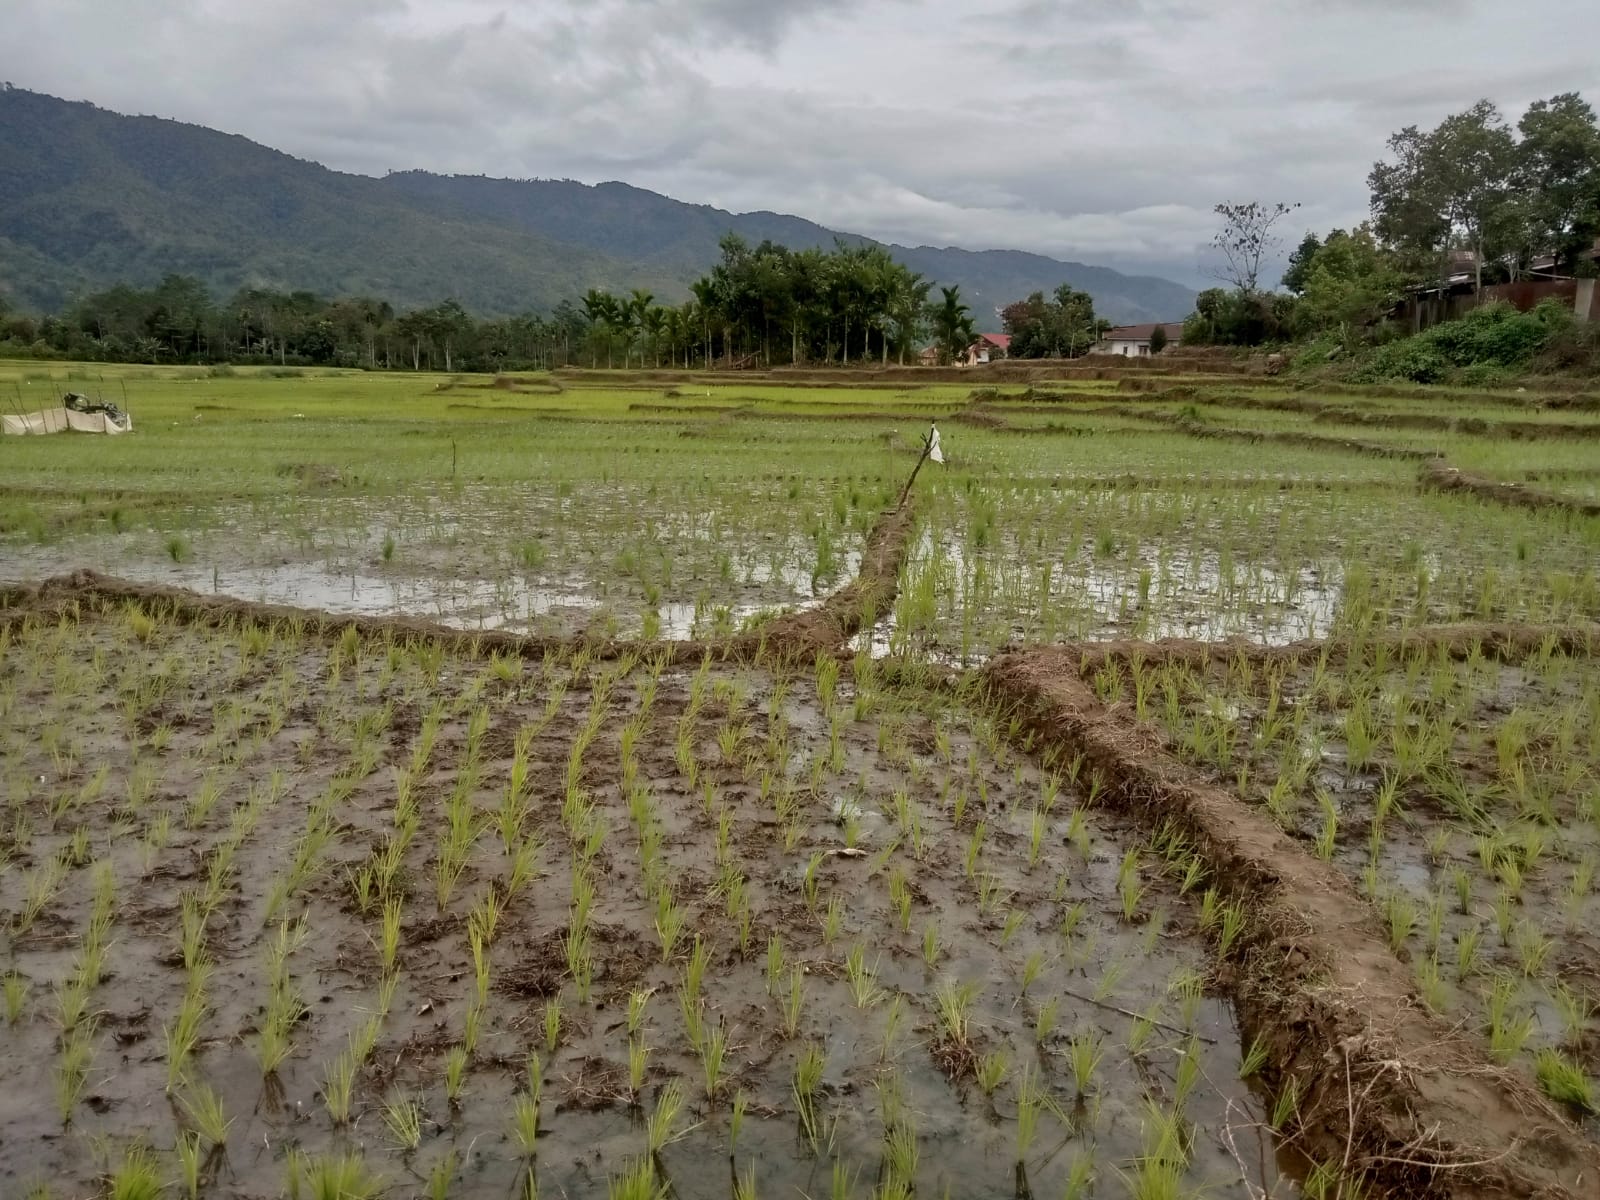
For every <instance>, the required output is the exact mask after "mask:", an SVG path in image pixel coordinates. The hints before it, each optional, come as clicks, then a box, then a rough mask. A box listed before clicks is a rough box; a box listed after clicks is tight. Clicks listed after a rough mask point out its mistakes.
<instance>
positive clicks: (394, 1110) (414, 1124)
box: [383, 1096, 422, 1153]
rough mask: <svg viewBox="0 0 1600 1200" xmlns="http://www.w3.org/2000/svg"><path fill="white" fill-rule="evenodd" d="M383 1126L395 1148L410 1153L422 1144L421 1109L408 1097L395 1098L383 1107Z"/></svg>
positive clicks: (386, 1102) (387, 1101)
mask: <svg viewBox="0 0 1600 1200" xmlns="http://www.w3.org/2000/svg"><path fill="white" fill-rule="evenodd" d="M383 1124H384V1128H385V1129H387V1130H388V1131H389V1138H390V1140H391V1141H392V1142H393V1143H394V1145H395V1146H396V1148H398V1149H400V1150H402V1151H404V1152H406V1153H411V1152H413V1151H415V1150H416V1148H417V1147H418V1146H420V1145H421V1144H422V1108H421V1106H420V1105H418V1103H417V1102H416V1101H415V1100H414V1099H412V1098H411V1097H409V1096H395V1097H392V1098H390V1099H389V1100H386V1101H385V1102H384V1105H383Z"/></svg>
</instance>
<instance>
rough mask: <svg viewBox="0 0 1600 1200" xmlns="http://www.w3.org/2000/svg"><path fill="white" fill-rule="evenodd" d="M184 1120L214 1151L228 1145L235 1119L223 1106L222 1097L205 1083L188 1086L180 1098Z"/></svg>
mask: <svg viewBox="0 0 1600 1200" xmlns="http://www.w3.org/2000/svg"><path fill="white" fill-rule="evenodd" d="M178 1105H179V1107H180V1108H182V1110H183V1115H184V1119H185V1120H186V1121H188V1123H189V1126H190V1128H191V1129H192V1130H193V1131H194V1132H195V1133H197V1134H199V1136H200V1137H202V1138H203V1139H205V1142H206V1145H207V1146H209V1147H210V1148H211V1149H212V1150H216V1149H217V1148H219V1147H222V1146H226V1145H227V1144H228V1130H229V1129H230V1128H232V1126H233V1119H232V1118H231V1117H229V1116H228V1114H227V1111H226V1110H225V1109H224V1108H223V1106H222V1097H221V1096H219V1095H217V1093H216V1092H215V1091H214V1090H213V1089H212V1088H211V1086H210V1085H209V1084H206V1083H204V1082H203V1081H197V1082H193V1083H190V1084H188V1085H187V1086H186V1087H185V1088H184V1090H183V1091H182V1093H180V1094H179V1097H178Z"/></svg>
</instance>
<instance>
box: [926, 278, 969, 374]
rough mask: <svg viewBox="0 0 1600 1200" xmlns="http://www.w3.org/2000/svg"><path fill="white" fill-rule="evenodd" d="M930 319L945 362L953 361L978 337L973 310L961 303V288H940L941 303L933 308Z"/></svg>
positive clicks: (940, 355)
mask: <svg viewBox="0 0 1600 1200" xmlns="http://www.w3.org/2000/svg"><path fill="white" fill-rule="evenodd" d="M928 319H929V322H930V323H931V324H932V326H933V338H934V341H935V343H936V344H937V345H938V347H939V357H940V359H941V360H943V361H944V362H951V361H953V360H954V359H955V358H956V357H957V356H958V355H960V354H961V353H962V352H963V351H965V350H966V348H967V347H968V346H970V345H972V343H973V340H974V339H975V338H976V337H977V333H976V331H975V329H974V327H973V324H972V313H971V310H970V309H969V308H968V307H967V306H966V305H965V304H963V303H962V302H961V289H960V287H940V289H939V301H938V303H937V304H934V305H933V306H932V309H931V310H930V312H929V314H928Z"/></svg>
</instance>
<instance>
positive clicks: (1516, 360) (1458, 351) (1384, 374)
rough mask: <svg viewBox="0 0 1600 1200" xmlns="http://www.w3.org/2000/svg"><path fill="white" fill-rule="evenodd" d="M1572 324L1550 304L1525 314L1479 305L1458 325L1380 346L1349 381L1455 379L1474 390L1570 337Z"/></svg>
mask: <svg viewBox="0 0 1600 1200" xmlns="http://www.w3.org/2000/svg"><path fill="white" fill-rule="evenodd" d="M1573 325H1574V318H1573V314H1572V310H1571V309H1570V308H1568V307H1567V306H1566V305H1565V304H1563V303H1562V302H1561V301H1559V300H1555V299H1550V300H1543V301H1540V303H1539V304H1538V305H1537V306H1536V307H1534V308H1533V310H1532V311H1530V312H1525V313H1523V312H1518V311H1517V310H1516V309H1515V308H1513V307H1511V305H1509V304H1504V303H1495V304H1484V305H1480V306H1479V307H1478V308H1475V309H1473V310H1472V311H1471V312H1469V313H1467V315H1466V316H1464V317H1462V318H1461V319H1460V320H1459V321H1446V322H1443V323H1442V324H1439V325H1435V326H1433V327H1431V328H1429V329H1425V330H1423V331H1422V332H1421V333H1419V334H1417V335H1416V336H1415V337H1409V338H1404V339H1402V340H1401V341H1398V342H1391V343H1389V344H1388V345H1386V346H1380V347H1379V348H1378V349H1376V350H1375V351H1373V353H1372V354H1371V356H1370V357H1368V359H1367V360H1366V362H1364V363H1363V364H1362V365H1361V366H1360V367H1359V368H1358V369H1357V370H1356V372H1355V374H1354V375H1353V378H1354V379H1355V380H1356V381H1357V382H1362V383H1376V382H1380V381H1382V380H1386V379H1406V380H1410V381H1411V382H1412V383H1437V382H1439V381H1440V380H1441V379H1444V378H1445V377H1446V376H1448V375H1456V376H1457V377H1459V378H1460V379H1461V381H1462V382H1464V383H1471V384H1474V385H1476V386H1485V385H1489V384H1494V383H1501V382H1504V380H1505V377H1506V372H1507V371H1510V370H1513V369H1516V368H1523V367H1527V366H1528V365H1529V364H1530V363H1531V362H1532V361H1533V360H1534V358H1535V357H1537V356H1538V355H1539V354H1540V353H1541V352H1542V351H1543V350H1544V348H1545V347H1546V346H1547V345H1549V344H1550V343H1551V342H1552V341H1553V340H1556V339H1561V338H1564V337H1568V336H1570V335H1569V331H1570V330H1571V329H1572V327H1573Z"/></svg>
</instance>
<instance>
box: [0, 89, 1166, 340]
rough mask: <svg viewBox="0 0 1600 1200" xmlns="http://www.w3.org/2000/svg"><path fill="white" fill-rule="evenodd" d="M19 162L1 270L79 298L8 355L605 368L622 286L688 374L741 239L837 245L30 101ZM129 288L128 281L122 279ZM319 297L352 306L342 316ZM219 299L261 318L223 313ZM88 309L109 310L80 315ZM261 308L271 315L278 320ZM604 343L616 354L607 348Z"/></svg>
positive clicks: (538, 186)
mask: <svg viewBox="0 0 1600 1200" xmlns="http://www.w3.org/2000/svg"><path fill="white" fill-rule="evenodd" d="M0 162H4V163H6V164H7V165H8V167H9V166H10V165H11V164H18V165H19V169H17V170H8V171H7V172H6V173H5V175H4V176H3V177H0V279H3V280H4V281H5V287H6V291H7V294H8V297H9V300H10V302H11V306H12V307H13V308H21V309H34V310H48V309H59V308H62V307H64V306H69V304H70V312H68V313H67V314H65V319H62V320H56V319H51V318H46V319H43V320H41V319H39V318H37V317H32V316H16V315H11V316H6V315H5V314H4V313H3V312H0V344H5V345H6V348H7V351H8V352H9V353H12V354H16V353H19V352H20V353H35V354H36V355H45V356H50V355H57V356H59V355H62V354H67V355H69V356H70V357H74V358H80V359H92V360H107V359H110V360H126V361H173V360H178V361H183V360H185V359H191V360H199V361H216V360H218V359H221V358H226V357H234V358H236V359H237V358H241V357H242V358H244V359H248V360H256V361H259V360H266V359H269V358H270V359H273V360H277V361H278V362H280V364H284V363H287V362H288V361H290V360H295V361H300V362H315V363H323V362H331V363H338V364H341V365H349V366H356V365H366V366H368V367H371V366H375V365H381V364H384V363H386V362H388V363H389V364H390V365H398V364H400V363H401V362H405V363H406V365H408V366H409V365H410V364H411V362H412V361H413V358H412V356H413V355H414V354H415V355H418V356H420V357H422V358H424V359H426V358H429V357H431V358H432V359H433V360H434V361H435V362H436V364H437V367H438V368H439V369H444V370H453V369H459V368H462V367H465V368H466V369H472V370H478V369H482V370H493V369H498V368H500V367H504V366H518V367H521V366H523V365H533V364H536V363H537V364H541V365H545V366H549V365H561V364H562V363H566V362H580V361H581V362H589V361H591V357H590V354H589V353H586V350H588V349H589V348H588V347H586V346H585V345H584V344H583V343H584V341H585V338H586V335H587V334H588V332H589V331H590V324H591V323H590V322H589V321H586V320H585V319H584V315H583V313H582V312H581V311H580V310H579V306H578V303H577V301H578V298H579V297H581V296H582V295H583V294H584V292H585V291H586V290H588V289H591V288H596V287H610V288H613V289H615V290H616V291H617V292H618V293H619V295H628V296H631V295H632V294H633V293H634V292H635V290H636V289H637V290H638V291H639V292H642V293H644V294H647V295H651V296H653V297H655V298H657V300H658V302H659V305H660V306H659V307H657V308H655V310H654V315H650V316H647V317H646V318H645V319H644V320H643V321H634V322H633V323H632V333H633V335H634V336H635V337H636V338H637V340H638V343H639V344H638V345H637V346H634V347H632V349H633V350H634V352H635V357H636V359H637V360H638V361H645V359H648V358H650V357H653V355H654V353H655V352H656V351H657V350H659V351H660V352H661V354H662V357H663V359H668V358H670V355H669V354H668V352H667V349H666V347H667V346H668V344H669V343H671V342H674V341H675V342H676V344H677V345H678V347H679V349H680V350H683V351H688V350H691V349H692V348H694V347H699V348H701V349H702V351H703V350H704V344H705V342H707V341H709V340H711V338H712V337H717V338H720V337H721V336H722V334H723V332H724V331H723V330H721V329H717V328H711V329H710V330H709V333H708V329H707V323H706V322H705V321H704V320H695V321H693V322H690V321H688V320H686V319H684V318H683V317H681V316H680V318H679V319H678V321H677V324H676V328H674V324H673V314H674V313H679V314H681V313H682V311H683V310H682V306H683V304H684V302H687V301H691V299H692V300H694V301H695V302H696V304H697V305H698V304H699V303H700V300H701V298H700V297H699V296H698V295H697V294H696V291H695V288H694V286H693V283H692V281H693V280H694V279H695V278H696V277H697V276H700V275H701V274H703V273H704V272H705V271H706V268H707V266H708V265H709V264H711V263H713V262H715V261H716V260H717V258H718V254H719V251H720V249H721V247H720V242H721V240H722V239H723V238H724V237H725V236H726V235H727V234H729V233H730V232H732V233H735V234H737V235H739V237H740V238H742V239H744V240H745V241H746V242H747V243H748V244H750V245H756V244H761V243H767V244H773V243H777V242H780V241H781V242H782V243H784V244H786V245H787V246H789V247H792V248H793V251H792V252H793V253H794V254H796V255H799V254H805V253H811V252H816V251H820V250H824V249H827V248H830V247H833V246H834V244H835V241H836V238H838V235H837V234H835V233H834V232H833V231H832V230H828V229H825V228H823V227H822V226H820V225H816V224H813V223H811V222H809V221H802V220H799V219H798V218H794V217H785V216H778V215H776V214H772V213H746V214H740V215H735V214H733V213H727V212H720V211H717V210H715V209H708V208H705V207H704V206H700V205H692V204H685V203H682V202H679V201H676V200H672V199H669V198H668V197H665V196H661V195H658V194H656V193H653V192H649V191H645V190H644V189H642V188H630V187H625V186H623V185H620V184H603V185H600V186H599V187H588V186H585V185H582V184H578V183H574V182H572V181H570V180H516V181H512V180H501V179H487V178H483V177H468V176H439V175H431V174H428V173H426V172H422V171H400V172H395V173H392V174H390V175H388V176H386V177H384V178H382V179H371V178H366V177H363V176H359V175H346V174H338V173H335V172H332V171H329V170H327V169H326V168H324V167H322V166H319V165H318V164H316V163H312V162H305V161H301V160H296V159H292V158H289V157H288V156H285V155H282V154H278V153H276V152H274V151H272V150H270V149H268V148H266V147H264V146H259V145H256V144H253V143H251V142H248V141H246V140H245V139H243V138H239V137H232V136H228V135H225V134H222V133H218V132H215V131H213V130H209V129H204V128H201V127H199V126H194V125H185V124H180V123H178V122H176V121H166V120H157V119H154V118H149V117H139V118H135V117H124V116H120V115H118V114H116V113H112V112H107V111H104V110H101V109H97V108H94V107H93V106H91V105H88V104H76V103H69V102H67V101H63V100H58V99H55V98H54V97H50V96H45V95H42V94H39V93H36V92H30V91H27V90H26V89H23V88H7V89H4V90H3V91H0ZM848 241H849V247H848V249H849V253H850V254H852V255H855V254H860V255H861V256H862V257H863V258H871V259H874V260H882V259H886V258H888V255H889V253H890V251H889V248H888V247H886V246H883V245H880V244H878V243H875V242H870V241H867V240H866V239H863V238H855V237H851V238H849V239H848ZM894 256H895V258H896V259H897V260H898V261H899V263H900V264H903V266H904V269H905V270H906V271H907V272H908V273H909V274H911V275H912V276H913V277H920V278H924V279H938V280H939V281H941V282H943V283H946V284H951V285H956V286H960V287H961V288H962V289H963V290H964V291H965V292H967V293H968V294H971V295H983V296H985V297H996V298H1004V297H1010V296H1021V295H1026V294H1027V293H1029V292H1031V291H1033V290H1035V289H1037V288H1049V287H1054V286H1055V285H1056V284H1058V283H1059V282H1060V281H1061V278H1062V276H1063V275H1064V274H1065V273H1066V268H1065V267H1064V265H1063V264H1062V263H1060V262H1058V261H1057V260H1054V259H1051V258H1046V257H1044V256H1042V255H1029V254H1017V253H1011V252H1006V253H999V252H989V253H981V254H971V253H968V252H965V251H951V250H940V249H935V248H932V247H918V248H914V249H908V250H903V251H902V250H899V249H896V250H895V251H894ZM755 257H757V258H759V257H760V256H759V255H757V256H755ZM1071 270H1072V274H1073V277H1074V282H1075V284H1076V285H1077V286H1079V287H1084V288H1087V289H1089V290H1091V291H1093V292H1095V293H1096V294H1097V295H1098V296H1100V297H1101V298H1102V299H1103V300H1104V301H1105V302H1106V303H1107V304H1110V305H1112V306H1113V307H1114V308H1115V309H1116V310H1117V311H1116V312H1114V313H1112V314H1111V315H1113V316H1114V317H1115V318H1116V319H1118V320H1128V321H1137V320H1152V319H1155V318H1158V317H1163V316H1167V315H1169V314H1171V313H1173V312H1178V311H1182V309H1183V307H1184V306H1186V305H1187V304H1188V302H1189V301H1190V299H1191V298H1192V293H1191V292H1190V291H1189V289H1187V288H1184V287H1182V286H1181V285H1178V284H1174V283H1170V282H1168V281H1166V280H1158V279H1149V278H1141V277H1131V276H1126V275H1122V274H1120V273H1118V272H1116V271H1111V270H1108V269H1106V268H1099V267H1081V266H1077V265H1074V266H1073V267H1072V268H1071ZM164 277H165V282H162V283H160V284H159V286H158V287H157V288H155V289H153V290H160V291H162V292H163V293H164V294H165V295H166V296H167V298H168V302H166V303H163V304H158V305H153V304H144V303H139V304H137V305H133V306H130V305H129V304H128V303H127V301H128V300H129V299H130V293H135V292H139V291H141V290H142V289H146V288H151V287H152V285H156V284H157V282H158V281H162V280H163V278H164ZM262 280H270V281H275V284H276V288H275V290H267V289H264V288H258V287H257V286H256V285H257V283H258V281H262ZM277 281H281V282H277ZM445 281H448V282H445ZM119 283H127V284H131V285H132V286H131V287H128V288H120V287H116V286H113V285H116V284H119ZM277 289H281V290H277ZM788 290H789V289H788V288H787V287H786V286H779V287H776V288H774V289H767V288H765V287H763V288H762V289H761V293H762V295H763V298H764V307H765V311H763V312H757V311H755V310H743V311H741V312H740V314H739V316H738V317H737V322H740V323H743V324H742V330H743V333H742V336H743V342H742V345H743V346H744V349H745V351H746V352H747V351H748V350H750V349H752V348H754V347H753V344H752V341H751V337H750V334H751V331H752V330H754V331H755V333H756V335H757V336H758V337H760V338H763V339H764V338H765V337H766V336H767V332H768V330H767V326H768V322H769V320H770V321H771V323H772V325H773V329H772V334H771V336H772V337H773V338H774V339H775V340H778V341H782V342H787V341H788V335H789V332H790V331H789V329H788V327H787V326H786V325H783V324H780V323H779V322H778V309H777V308H774V307H773V305H774V304H776V305H778V306H780V307H781V306H783V305H784V304H786V303H787V301H786V300H785V299H784V297H785V294H786V292H788ZM845 290H846V291H850V290H851V289H845ZM316 293H320V294H321V295H323V296H327V295H342V296H347V297H350V299H348V300H342V301H338V302H335V303H328V302H326V301H321V300H318V298H317V295H316ZM452 293H453V294H454V296H455V299H456V300H457V301H459V307H460V308H462V309H464V310H467V311H471V312H474V313H478V314H484V315H487V316H490V317H493V318H495V319H494V320H492V321H488V322H484V323H483V324H482V325H479V326H478V327H477V328H476V329H475V330H474V331H473V334H472V336H471V337H470V338H467V339H453V344H452V345H451V347H450V350H449V352H448V353H447V352H446V349H445V342H444V337H443V335H442V333H441V332H440V329H441V323H442V325H448V324H449V323H450V321H451V320H452V319H453V317H454V313H453V312H452V311H451V310H450V308H449V303H450V302H449V301H448V300H446V296H448V295H450V294H452ZM212 296H217V297H222V296H235V297H238V298H245V299H247V300H248V301H250V303H249V304H248V305H246V306H245V307H241V306H240V305H238V304H234V303H229V304H225V305H222V306H220V308H219V309H218V311H216V312H215V313H207V312H206V309H208V308H209V306H210V302H211V301H210V297H212ZM75 297H89V298H92V299H93V301H94V302H93V303H88V302H87V301H85V302H84V303H80V304H71V301H72V299H73V298H75ZM374 297H383V299H375V298H374ZM797 299H798V297H797ZM258 300H265V301H266V307H267V308H268V309H269V310H270V312H269V313H268V314H267V317H265V318H264V317H263V315H262V313H261V312H259V311H257V309H256V306H255V302H256V301H258ZM441 300H446V302H445V304H440V301H441ZM844 303H845V305H846V307H849V306H850V305H853V304H855V303H856V298H855V297H853V296H852V297H850V298H848V299H845V300H844ZM407 311H409V312H411V313H414V314H417V315H419V317H421V318H422V319H421V320H419V321H416V322H413V323H412V326H411V327H410V328H408V329H404V330H402V329H400V328H399V327H398V314H402V313H405V312H407ZM532 313H543V314H546V316H544V317H534V316H532V315H531V314H532ZM512 314H523V315H522V316H516V317H513V316H512ZM884 314H885V325H886V327H887V332H888V334H889V337H890V340H891V343H892V344H896V345H899V344H910V343H912V342H913V341H914V339H915V338H916V336H917V333H916V329H915V326H916V324H917V323H918V322H919V321H920V319H921V317H922V313H921V308H920V301H915V300H913V301H907V302H904V303H899V304H895V305H891V306H889V307H888V308H886V309H885V310H884ZM130 316H131V317H135V318H136V319H134V320H126V319H125V318H128V317H130ZM197 317H199V318H201V319H199V320H197V319H196V318H197ZM752 320H753V322H754V323H753V324H751V323H750V322H751V321H752ZM536 322H542V324H536ZM485 325H487V326H488V328H484V326H485ZM245 326H248V328H245ZM113 327H114V328H113ZM869 327H870V328H871V330H872V332H871V340H872V343H873V346H874V348H875V349H876V348H877V346H878V343H879V336H880V335H881V334H882V333H884V332H885V329H884V328H880V327H876V326H869V325H868V324H866V323H863V322H861V321H859V320H858V319H857V318H856V316H854V315H853V316H852V319H851V334H850V337H849V338H848V339H847V338H845V337H844V336H843V328H842V325H840V324H837V323H836V325H835V328H834V330H833V334H832V340H833V341H834V344H835V346H836V350H835V357H836V358H837V357H838V349H837V348H838V347H840V346H841V345H843V344H845V343H848V344H849V345H850V346H852V347H854V348H856V349H852V351H851V356H852V357H855V356H856V353H857V350H859V348H860V346H861V344H862V342H863V341H864V340H865V338H866V337H867V331H868V329H869ZM735 328H736V334H735V337H736V339H738V338H739V337H740V336H741V335H740V333H739V332H738V330H739V328H740V326H739V325H738V324H736V327H735ZM8 334H9V335H10V336H9V338H8V336H7V335H8ZM414 335H420V344H419V341H418V340H417V339H416V338H415V337H414ZM35 343H39V345H38V348H37V350H36V351H35V350H34V349H33V348H34V346H35ZM595 349H597V350H598V357H599V359H600V361H605V355H606V346H605V345H604V344H603V343H602V344H600V345H598V346H597V347H595ZM616 350H617V353H618V356H619V357H620V353H621V349H620V347H618V348H616ZM641 352H642V353H643V354H644V356H645V359H638V354H639V353H641Z"/></svg>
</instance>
